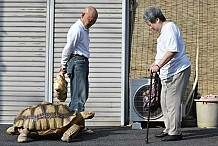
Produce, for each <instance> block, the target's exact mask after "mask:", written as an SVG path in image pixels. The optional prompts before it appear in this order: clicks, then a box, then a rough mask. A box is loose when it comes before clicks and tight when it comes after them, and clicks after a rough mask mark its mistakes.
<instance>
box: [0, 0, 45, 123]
mask: <svg viewBox="0 0 218 146" xmlns="http://www.w3.org/2000/svg"><path fill="white" fill-rule="evenodd" d="M45 38H46V0H34V1H33V0H22V1H21V0H6V1H0V123H11V122H12V121H13V119H14V116H15V115H16V114H17V113H18V111H19V110H20V109H23V108H24V107H27V106H31V105H35V104H37V103H39V102H41V101H43V100H44V98H45V97H44V95H45V41H46V39H45Z"/></svg>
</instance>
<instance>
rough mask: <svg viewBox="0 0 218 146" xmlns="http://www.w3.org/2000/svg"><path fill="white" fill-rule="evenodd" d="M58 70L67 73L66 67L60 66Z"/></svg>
mask: <svg viewBox="0 0 218 146" xmlns="http://www.w3.org/2000/svg"><path fill="white" fill-rule="evenodd" d="M59 72H62V73H63V74H66V73H67V68H63V67H62V66H61V67H60V69H59Z"/></svg>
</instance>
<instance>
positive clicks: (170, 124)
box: [143, 7, 191, 141]
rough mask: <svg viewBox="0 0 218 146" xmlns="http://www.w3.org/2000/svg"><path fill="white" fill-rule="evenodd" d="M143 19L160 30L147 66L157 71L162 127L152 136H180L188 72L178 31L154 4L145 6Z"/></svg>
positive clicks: (183, 45)
mask: <svg viewBox="0 0 218 146" xmlns="http://www.w3.org/2000/svg"><path fill="white" fill-rule="evenodd" d="M143 19H144V21H145V23H146V24H147V25H148V26H149V28H150V29H152V30H154V31H157V32H159V33H160V35H159V37H158V39H157V53H156V56H155V61H154V63H152V64H151V66H150V70H151V71H152V72H154V73H156V72H159V71H160V74H159V76H160V79H161V84H162V89H161V108H162V112H163V118H164V124H165V129H164V130H163V132H161V133H160V134H157V135H155V136H156V137H161V138H162V139H161V140H162V141H176V140H181V139H182V133H181V102H182V97H183V96H184V93H185V90H186V87H187V83H188V81H189V77H190V73H191V67H190V66H191V63H190V61H189V59H188V57H187V55H186V53H185V44H184V41H183V38H182V34H181V32H180V30H179V28H178V26H177V25H176V24H175V23H173V22H168V21H166V18H165V16H164V15H163V13H162V12H161V10H160V9H159V8H157V7H149V8H148V9H146V10H145V12H144V16H143Z"/></svg>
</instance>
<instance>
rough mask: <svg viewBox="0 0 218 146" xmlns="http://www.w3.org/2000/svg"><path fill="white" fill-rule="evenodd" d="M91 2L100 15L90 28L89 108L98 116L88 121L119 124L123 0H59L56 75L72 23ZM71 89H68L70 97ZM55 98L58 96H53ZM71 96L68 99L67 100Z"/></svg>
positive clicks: (56, 13)
mask: <svg viewBox="0 0 218 146" xmlns="http://www.w3.org/2000/svg"><path fill="white" fill-rule="evenodd" d="M89 5H92V6H94V7H96V8H97V10H98V12H99V18H98V20H97V22H96V24H95V25H94V26H93V27H92V28H91V29H90V41H91V42H90V51H91V58H90V75H89V81H90V89H89V91H90V93H89V99H88V101H87V104H86V110H90V111H95V112H96V116H95V117H94V118H93V119H92V120H88V121H87V125H92V126H119V125H120V122H121V61H122V59H121V54H122V43H121V42H122V1H121V0H104V1H102V0H73V1H72V0H56V1H55V8H54V9H55V20H54V22H55V24H54V77H55V76H56V74H57V72H58V68H59V67H60V60H61V53H62V50H63V48H64V46H65V44H66V35H67V32H68V30H69V28H70V26H71V25H72V24H73V23H74V22H75V21H77V19H79V18H80V16H81V12H82V10H83V9H84V8H85V7H87V6H89ZM69 96H70V93H68V97H69ZM54 100H56V99H54ZM69 101H70V98H68V99H67V102H69Z"/></svg>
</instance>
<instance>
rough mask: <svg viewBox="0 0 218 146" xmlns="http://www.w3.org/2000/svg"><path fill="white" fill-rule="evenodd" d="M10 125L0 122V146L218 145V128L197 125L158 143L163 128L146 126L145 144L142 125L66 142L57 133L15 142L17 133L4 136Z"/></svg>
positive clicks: (97, 130) (103, 130)
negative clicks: (179, 135) (178, 138)
mask: <svg viewBox="0 0 218 146" xmlns="http://www.w3.org/2000/svg"><path fill="white" fill-rule="evenodd" d="M9 126H11V125H0V132H1V134H0V146H145V145H148V146H218V128H214V129H200V128H197V127H187V128H183V129H182V132H183V140H181V141H171V142H162V141H161V139H158V138H155V137H154V135H155V134H156V133H159V132H161V131H162V130H163V128H162V127H160V128H149V144H146V132H147V130H146V128H145V129H132V128H131V127H89V128H91V129H92V130H93V131H94V133H93V134H90V135H83V136H79V137H78V138H76V139H74V140H73V141H71V142H69V143H66V142H62V141H61V140H60V137H61V136H60V135H58V136H57V135H53V136H38V135H34V134H33V135H31V136H30V142H28V143H17V142H16V140H17V135H7V134H6V129H7V128H8V127H9Z"/></svg>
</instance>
